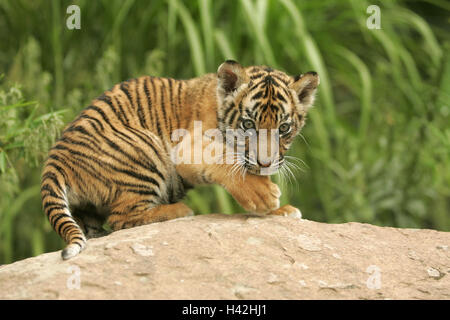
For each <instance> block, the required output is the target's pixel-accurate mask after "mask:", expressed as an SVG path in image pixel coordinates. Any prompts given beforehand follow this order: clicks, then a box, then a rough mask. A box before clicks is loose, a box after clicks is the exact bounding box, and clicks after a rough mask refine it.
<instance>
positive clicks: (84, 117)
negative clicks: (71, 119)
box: [80, 114, 105, 130]
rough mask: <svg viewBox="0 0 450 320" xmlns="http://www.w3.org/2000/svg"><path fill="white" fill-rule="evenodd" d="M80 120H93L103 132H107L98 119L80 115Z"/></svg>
mask: <svg viewBox="0 0 450 320" xmlns="http://www.w3.org/2000/svg"><path fill="white" fill-rule="evenodd" d="M80 118H83V119H88V120H93V121H95V123H96V124H98V125H99V126H100V127H101V128H102V130H105V127H104V126H103V124H102V123H101V122H100V121H99V120H98V119H97V118H94V117H91V116H88V115H87V114H82V115H80Z"/></svg>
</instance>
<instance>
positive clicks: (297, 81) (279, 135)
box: [217, 60, 319, 175]
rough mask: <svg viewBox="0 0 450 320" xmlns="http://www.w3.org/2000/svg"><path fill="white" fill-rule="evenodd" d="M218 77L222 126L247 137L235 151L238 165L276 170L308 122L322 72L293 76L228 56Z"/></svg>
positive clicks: (227, 131) (253, 170)
mask: <svg viewBox="0 0 450 320" xmlns="http://www.w3.org/2000/svg"><path fill="white" fill-rule="evenodd" d="M217 78H218V84H217V98H218V114H217V118H218V126H219V130H220V131H221V132H222V133H223V134H224V135H227V134H228V135H229V134H230V132H233V135H234V136H235V138H237V136H240V137H245V139H241V140H239V139H238V140H237V141H241V146H242V149H241V150H242V151H241V152H236V154H238V157H237V158H236V159H237V162H238V163H239V164H240V167H241V168H244V172H249V173H252V174H260V175H269V174H273V173H275V172H276V171H277V170H278V169H279V168H280V167H281V166H282V165H283V164H284V161H285V159H284V155H285V153H286V151H287V150H288V149H289V147H290V145H291V143H292V141H293V139H294V138H295V136H296V135H297V134H298V133H299V132H300V130H301V128H302V127H303V125H304V124H305V118H306V114H307V112H308V109H309V108H310V107H311V106H312V104H313V102H314V96H315V92H316V89H317V86H318V85H319V76H318V75H317V73H316V72H307V73H305V74H302V75H299V76H295V77H292V76H288V75H287V74H285V73H284V72H281V71H278V70H273V69H271V68H269V67H265V66H251V67H247V68H244V67H242V66H241V65H240V64H239V63H237V62H235V61H231V60H228V61H225V62H224V63H222V64H221V65H220V67H219V69H218V71H217ZM230 129H233V130H230ZM237 145H239V142H238V143H237Z"/></svg>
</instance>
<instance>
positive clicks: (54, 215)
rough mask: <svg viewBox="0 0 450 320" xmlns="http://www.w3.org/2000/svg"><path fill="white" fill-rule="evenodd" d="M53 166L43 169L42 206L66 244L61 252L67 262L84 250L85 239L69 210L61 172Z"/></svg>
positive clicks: (48, 165) (49, 165) (64, 182)
mask: <svg viewBox="0 0 450 320" xmlns="http://www.w3.org/2000/svg"><path fill="white" fill-rule="evenodd" d="M55 166H56V165H52V164H51V163H47V165H46V167H45V169H44V172H43V175H42V183H41V197H42V205H43V209H44V212H45V214H46V216H47V218H48V220H49V221H50V224H51V225H52V227H53V229H54V230H55V231H56V232H57V233H58V234H59V236H60V237H61V238H63V239H64V241H65V242H66V243H67V246H66V248H65V249H64V250H63V251H62V252H61V256H62V258H63V259H64V260H67V259H69V258H72V257H74V256H76V255H77V254H78V253H80V252H81V251H82V250H83V249H84V248H85V246H86V237H85V235H84V233H83V231H82V230H81V228H80V226H79V225H78V224H77V222H76V221H75V219H74V218H73V216H72V214H71V212H70V210H69V203H68V200H67V197H66V191H67V185H66V179H65V177H64V174H63V171H61V170H58V168H57V167H58V166H56V167H55ZM59 169H60V168H59Z"/></svg>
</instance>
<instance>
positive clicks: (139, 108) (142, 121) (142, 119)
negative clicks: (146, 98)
mask: <svg viewBox="0 0 450 320" xmlns="http://www.w3.org/2000/svg"><path fill="white" fill-rule="evenodd" d="M136 99H137V114H138V118H139V122H140V124H141V126H142V127H143V128H146V129H148V126H147V121H146V120H145V114H144V110H143V109H142V104H141V99H140V96H139V82H138V83H137V85H136Z"/></svg>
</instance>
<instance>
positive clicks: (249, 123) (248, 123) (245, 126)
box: [241, 120, 255, 130]
mask: <svg viewBox="0 0 450 320" xmlns="http://www.w3.org/2000/svg"><path fill="white" fill-rule="evenodd" d="M241 126H242V129H244V130H250V129H255V123H254V122H253V121H252V120H244V121H243V122H242V124H241Z"/></svg>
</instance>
